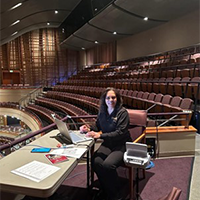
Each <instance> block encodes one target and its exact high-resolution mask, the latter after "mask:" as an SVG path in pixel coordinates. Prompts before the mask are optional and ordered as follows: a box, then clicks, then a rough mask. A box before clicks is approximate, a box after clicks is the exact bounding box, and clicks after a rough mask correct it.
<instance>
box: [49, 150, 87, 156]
mask: <svg viewBox="0 0 200 200" xmlns="http://www.w3.org/2000/svg"><path fill="white" fill-rule="evenodd" d="M86 150H87V149H85V148H64V149H63V148H61V149H55V150H53V151H51V152H50V154H59V155H65V156H68V157H72V158H80V157H81V156H82V155H83V154H84V153H85V152H86Z"/></svg>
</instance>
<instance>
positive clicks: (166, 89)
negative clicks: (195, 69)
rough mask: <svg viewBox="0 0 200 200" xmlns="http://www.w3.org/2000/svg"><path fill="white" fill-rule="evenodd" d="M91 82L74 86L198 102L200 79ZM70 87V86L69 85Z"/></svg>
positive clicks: (170, 78)
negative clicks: (125, 90)
mask: <svg viewBox="0 0 200 200" xmlns="http://www.w3.org/2000/svg"><path fill="white" fill-rule="evenodd" d="M90 83H92V82H86V81H83V80H79V82H77V83H76V86H77V87H78V86H80V85H82V86H83V85H84V86H88V87H115V88H118V89H128V90H138V91H140V90H142V91H144V92H146V91H147V92H155V93H162V94H170V95H173V96H180V97H182V98H184V97H188V98H192V99H193V100H195V99H197V100H200V90H199V89H198V88H199V85H200V77H199V76H198V77H194V78H192V79H191V78H190V77H184V78H181V77H176V78H172V77H169V78H155V79H146V78H143V79H142V78H139V79H137V78H134V79H118V80H108V81H102V80H100V81H98V80H97V81H95V84H94V83H92V84H90ZM69 85H70V84H69ZM56 87H57V89H58V90H59V87H60V90H62V87H65V86H62V85H59V86H56Z"/></svg>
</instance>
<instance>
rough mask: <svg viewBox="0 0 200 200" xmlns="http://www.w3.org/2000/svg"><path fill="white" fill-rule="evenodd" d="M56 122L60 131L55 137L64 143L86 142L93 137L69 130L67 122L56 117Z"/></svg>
mask: <svg viewBox="0 0 200 200" xmlns="http://www.w3.org/2000/svg"><path fill="white" fill-rule="evenodd" d="M55 123H56V125H57V127H58V130H59V131H60V133H59V134H58V135H57V136H55V138H56V139H57V140H58V141H59V142H61V143H62V144H63V143H65V144H77V143H80V142H85V141H88V140H92V139H93V138H89V137H86V136H85V135H81V134H76V133H74V132H73V131H69V129H68V128H67V125H66V123H65V122H63V121H61V120H59V119H55Z"/></svg>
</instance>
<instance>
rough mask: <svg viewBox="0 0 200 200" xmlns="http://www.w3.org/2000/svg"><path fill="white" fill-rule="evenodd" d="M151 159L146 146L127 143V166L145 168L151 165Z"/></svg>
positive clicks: (125, 158) (125, 160)
mask: <svg viewBox="0 0 200 200" xmlns="http://www.w3.org/2000/svg"><path fill="white" fill-rule="evenodd" d="M150 158H151V157H150V155H149V154H148V152H147V145H146V144H141V143H133V142H126V152H125V153H124V162H125V164H126V165H127V166H131V167H135V168H145V167H146V166H147V165H148V164H149V162H150Z"/></svg>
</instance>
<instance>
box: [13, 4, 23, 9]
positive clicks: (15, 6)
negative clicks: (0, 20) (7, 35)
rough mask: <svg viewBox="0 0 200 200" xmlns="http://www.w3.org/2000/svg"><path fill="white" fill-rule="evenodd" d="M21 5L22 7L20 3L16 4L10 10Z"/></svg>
mask: <svg viewBox="0 0 200 200" xmlns="http://www.w3.org/2000/svg"><path fill="white" fill-rule="evenodd" d="M21 5H22V3H18V4H16V5H15V6H13V7H12V8H10V10H14V9H15V8H17V7H19V6H21Z"/></svg>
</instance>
